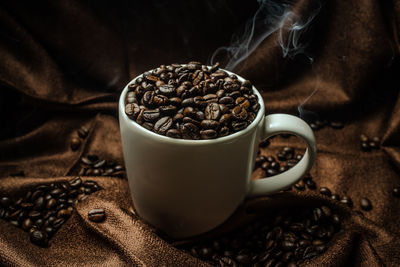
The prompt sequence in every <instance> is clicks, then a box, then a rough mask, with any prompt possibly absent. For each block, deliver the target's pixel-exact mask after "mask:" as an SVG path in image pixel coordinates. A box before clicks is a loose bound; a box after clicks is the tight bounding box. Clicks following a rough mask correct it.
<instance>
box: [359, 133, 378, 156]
mask: <svg viewBox="0 0 400 267" xmlns="http://www.w3.org/2000/svg"><path fill="white" fill-rule="evenodd" d="M380 141H381V140H380V139H379V137H377V136H375V137H374V138H372V139H370V138H369V137H368V136H367V135H366V134H361V135H360V147H361V150H362V151H365V152H368V151H371V150H374V149H379V147H380Z"/></svg>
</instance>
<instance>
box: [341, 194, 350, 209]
mask: <svg viewBox="0 0 400 267" xmlns="http://www.w3.org/2000/svg"><path fill="white" fill-rule="evenodd" d="M340 202H341V203H343V204H346V205H347V206H349V207H352V206H353V202H352V201H351V198H350V197H348V196H343V197H342V198H341V199H340Z"/></svg>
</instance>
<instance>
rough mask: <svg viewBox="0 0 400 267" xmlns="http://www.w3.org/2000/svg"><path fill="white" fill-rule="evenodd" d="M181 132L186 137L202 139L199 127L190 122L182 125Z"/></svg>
mask: <svg viewBox="0 0 400 267" xmlns="http://www.w3.org/2000/svg"><path fill="white" fill-rule="evenodd" d="M180 130H181V134H182V137H183V138H184V139H194V140H196V139H200V132H199V128H198V127H197V126H196V125H195V124H193V123H190V122H187V123H184V124H182V125H181V129H180Z"/></svg>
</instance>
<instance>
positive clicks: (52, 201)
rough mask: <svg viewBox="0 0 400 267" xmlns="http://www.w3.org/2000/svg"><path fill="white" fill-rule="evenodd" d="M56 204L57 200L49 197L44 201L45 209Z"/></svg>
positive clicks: (52, 207) (51, 207)
mask: <svg viewBox="0 0 400 267" xmlns="http://www.w3.org/2000/svg"><path fill="white" fill-rule="evenodd" d="M56 206H57V200H55V199H54V198H50V199H49V200H48V201H47V203H46V209H49V210H51V209H54V208H55V207H56Z"/></svg>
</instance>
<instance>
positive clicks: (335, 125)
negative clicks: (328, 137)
mask: <svg viewBox="0 0 400 267" xmlns="http://www.w3.org/2000/svg"><path fill="white" fill-rule="evenodd" d="M330 126H331V127H332V128H334V129H342V128H343V126H344V124H343V122H340V121H331V122H330Z"/></svg>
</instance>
